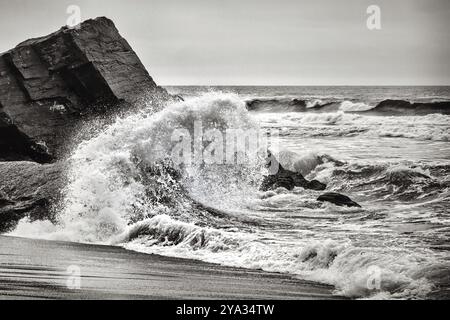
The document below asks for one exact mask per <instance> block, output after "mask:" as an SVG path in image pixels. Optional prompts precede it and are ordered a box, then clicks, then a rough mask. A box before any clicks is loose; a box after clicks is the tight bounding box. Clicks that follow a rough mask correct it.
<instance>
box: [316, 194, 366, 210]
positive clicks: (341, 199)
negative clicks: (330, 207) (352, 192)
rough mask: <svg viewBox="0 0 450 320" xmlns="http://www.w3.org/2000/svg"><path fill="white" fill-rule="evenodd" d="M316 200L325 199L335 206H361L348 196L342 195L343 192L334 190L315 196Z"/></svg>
mask: <svg viewBox="0 0 450 320" xmlns="http://www.w3.org/2000/svg"><path fill="white" fill-rule="evenodd" d="M317 201H322V202H323V201H326V202H331V203H333V204H335V205H337V206H347V207H359V208H361V206H360V205H359V204H357V203H356V202H354V201H353V200H351V199H350V198H349V197H347V196H344V195H343V194H339V193H336V192H328V193H325V194H323V195H321V196H320V197H319V198H317Z"/></svg>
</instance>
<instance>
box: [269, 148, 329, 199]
mask: <svg viewBox="0 0 450 320" xmlns="http://www.w3.org/2000/svg"><path fill="white" fill-rule="evenodd" d="M267 159H268V160H267V163H266V166H267V167H269V168H270V169H269V171H270V174H269V175H267V176H265V177H264V179H263V181H262V183H261V186H260V190H261V191H267V190H273V189H277V188H280V187H282V188H285V189H287V190H292V189H294V187H302V188H304V189H311V190H325V188H326V187H327V186H326V185H325V184H323V183H321V182H319V181H317V180H312V181H308V180H306V179H305V178H304V177H303V175H302V174H301V173H299V172H294V171H290V170H287V169H285V168H283V166H282V165H281V164H280V163H279V162H278V160H277V159H276V158H275V157H274V156H273V155H272V153H270V151H269V152H268V158H267Z"/></svg>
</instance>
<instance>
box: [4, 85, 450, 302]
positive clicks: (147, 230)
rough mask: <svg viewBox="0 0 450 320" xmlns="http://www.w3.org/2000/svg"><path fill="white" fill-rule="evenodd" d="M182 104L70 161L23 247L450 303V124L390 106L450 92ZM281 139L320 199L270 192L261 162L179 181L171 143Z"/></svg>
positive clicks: (285, 154)
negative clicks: (222, 268)
mask: <svg viewBox="0 0 450 320" xmlns="http://www.w3.org/2000/svg"><path fill="white" fill-rule="evenodd" d="M168 90H169V92H171V93H173V94H178V95H180V96H181V97H183V99H184V101H182V102H178V103H172V104H170V105H168V106H166V108H165V109H163V110H161V111H159V112H154V111H153V110H152V108H151V106H146V105H143V106H142V108H141V109H142V110H141V112H139V113H136V114H134V115H131V116H128V117H126V118H120V119H117V120H116V121H115V123H114V124H112V125H111V126H109V127H108V128H105V129H104V130H101V131H100V132H99V133H98V134H96V135H95V136H93V137H91V138H90V139H87V140H85V141H82V142H80V144H79V145H78V147H76V148H75V149H74V150H73V153H72V154H71V156H70V159H69V161H70V168H69V172H68V176H69V182H68V184H67V187H66V189H65V190H64V199H63V201H62V202H61V203H60V204H59V206H58V208H57V210H58V214H59V223H58V224H57V225H52V224H51V223H49V222H45V221H44V222H33V223H30V222H28V221H25V220H24V221H21V222H20V223H19V226H18V227H17V229H16V230H15V231H14V232H13V234H15V235H20V236H28V237H39V238H47V239H58V240H69V241H79V242H91V243H107V244H116V245H121V246H123V247H125V248H127V249H130V250H137V251H140V252H145V253H157V254H162V255H168V256H176V257H185V258H190V259H199V260H202V261H208V262H213V263H219V264H223V265H229V266H238V267H244V268H255V269H263V270H267V271H275V272H282V273H287V274H290V275H292V277H297V278H300V279H307V280H313V281H318V282H321V283H327V284H331V285H334V286H335V288H336V289H335V294H337V295H344V296H348V297H352V298H363V299H365V298H369V299H370V298H381V299H382V298H398V299H424V298H449V297H450V213H449V205H450V193H449V187H450V163H449V160H450V142H449V133H450V115H449V113H448V112H447V111H448V110H445V109H444V110H442V107H441V109H433V108H431V109H430V108H427V107H426V106H425V107H424V106H419V107H417V108H416V109H414V110H413V111H411V110H408V109H402V108H401V107H398V106H394V108H395V107H398V110H397V111H396V112H387V111H385V110H381V109H376V108H375V107H376V106H377V104H378V103H380V102H381V101H383V100H385V99H399V100H405V101H410V102H420V103H433V102H443V101H444V102H445V101H450V87H250V86H249V87H169V88H168ZM195 121H202V125H203V127H204V129H211V128H214V129H216V130H219V131H225V130H227V129H247V130H254V131H255V132H262V133H264V134H269V135H270V132H275V131H274V130H276V132H278V133H279V135H278V137H277V139H278V140H277V141H278V144H277V147H276V150H273V151H274V152H275V155H276V157H277V158H278V159H279V160H280V163H281V164H282V165H283V166H284V167H286V168H288V169H290V170H293V171H298V172H301V173H302V174H303V175H304V176H305V177H306V178H308V179H317V180H319V181H321V182H324V183H326V184H327V189H326V190H327V191H333V192H339V193H343V194H345V195H347V196H349V197H350V198H352V199H353V200H354V201H356V202H358V203H359V204H360V205H361V206H362V208H347V207H339V206H335V205H333V204H329V203H320V202H318V201H317V200H316V199H317V197H318V196H319V195H320V194H321V193H323V192H320V191H312V190H304V189H302V188H295V189H294V190H292V191H288V190H286V189H283V188H279V189H276V190H271V191H267V192H262V191H260V190H259V183H260V182H261V179H262V178H263V175H264V174H265V173H266V172H265V168H264V160H263V159H259V158H258V157H256V156H255V158H250V159H247V161H245V162H244V163H240V164H236V165H232V164H205V163H192V164H189V165H186V166H184V167H183V168H182V169H180V168H179V167H177V170H179V171H178V173H177V174H174V173H173V170H172V168H173V167H172V165H173V162H172V161H173V159H171V154H172V153H171V151H172V150H173V148H174V141H173V139H172V134H173V131H174V129H175V128H182V129H185V130H187V132H189V133H193V131H194V130H195Z"/></svg>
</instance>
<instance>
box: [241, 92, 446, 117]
mask: <svg viewBox="0 0 450 320" xmlns="http://www.w3.org/2000/svg"><path fill="white" fill-rule="evenodd" d="M246 106H247V109H248V110H249V111H254V112H274V113H275V112H335V111H338V110H339V111H343V112H348V113H368V114H374V115H390V116H404V115H418V116H421V115H427V114H433V113H440V114H445V115H450V101H439V102H412V103H411V102H409V101H405V100H391V99H387V100H383V101H381V102H380V103H378V104H376V105H375V106H372V105H371V104H369V103H366V102H358V101H349V100H344V101H338V100H321V99H312V100H307V99H297V98H294V99H293V98H287V97H280V98H258V99H251V100H247V101H246Z"/></svg>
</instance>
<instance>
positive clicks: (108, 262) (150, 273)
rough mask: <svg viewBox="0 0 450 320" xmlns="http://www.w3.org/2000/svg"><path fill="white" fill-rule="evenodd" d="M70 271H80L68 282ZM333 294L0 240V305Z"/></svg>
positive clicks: (101, 250)
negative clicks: (2, 301) (16, 301)
mask: <svg viewBox="0 0 450 320" xmlns="http://www.w3.org/2000/svg"><path fill="white" fill-rule="evenodd" d="M70 266H75V268H74V269H72V270H75V273H76V271H77V268H79V270H80V274H81V277H80V278H79V279H80V282H79V284H80V288H79V289H77V288H72V289H70V288H69V287H68V284H69V285H70V286H71V287H73V286H77V278H76V277H75V278H69V277H70V276H71V274H70V273H69V272H68V268H69V267H70ZM332 291H333V288H332V287H330V286H326V285H321V284H317V283H312V282H307V281H301V280H296V279H293V278H291V277H289V276H286V275H282V274H277V273H269V272H264V271H259V270H247V269H240V268H230V267H223V266H219V265H214V264H209V263H204V262H200V261H195V260H188V259H178V258H170V257H163V256H158V255H148V254H142V253H137V252H133V251H128V250H125V249H123V248H120V247H114V246H100V245H88V244H79V243H68V242H58V241H44V240H33V239H24V238H16V237H5V236H0V299H336V298H338V297H336V296H332Z"/></svg>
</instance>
